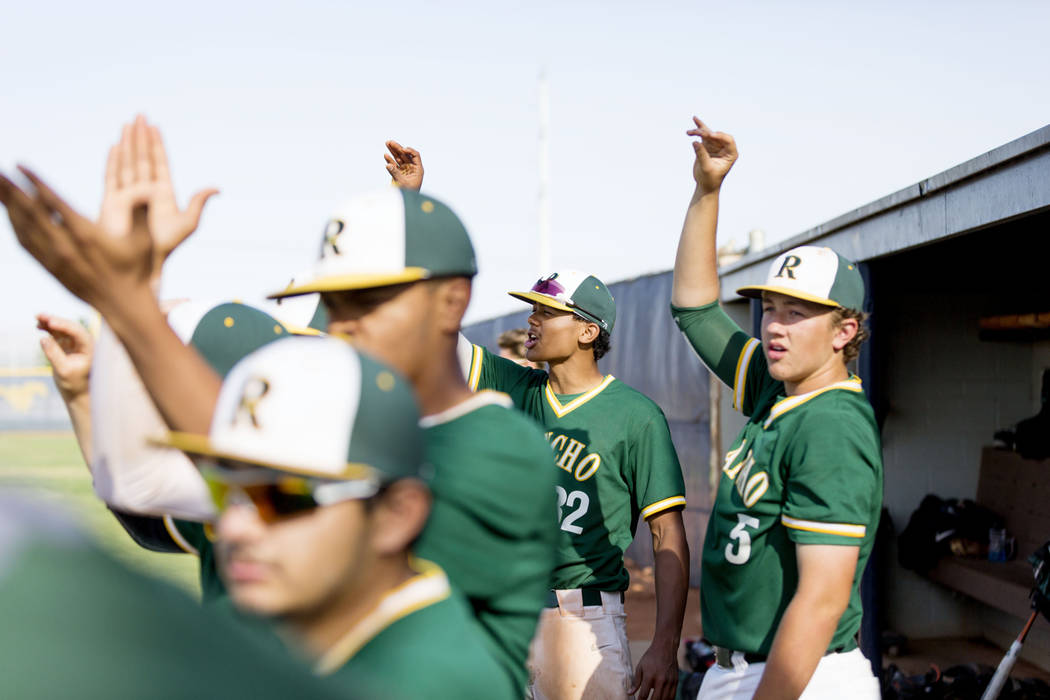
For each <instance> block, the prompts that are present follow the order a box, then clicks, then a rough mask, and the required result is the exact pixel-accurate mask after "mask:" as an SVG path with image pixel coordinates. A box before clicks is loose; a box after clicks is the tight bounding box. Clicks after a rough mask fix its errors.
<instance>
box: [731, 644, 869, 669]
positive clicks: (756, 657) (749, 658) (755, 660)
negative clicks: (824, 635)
mask: <svg viewBox="0 0 1050 700" xmlns="http://www.w3.org/2000/svg"><path fill="white" fill-rule="evenodd" d="M847 647H849V651H853V649H854V648H855V645H851V644H843V645H842V646H840V647H835V648H834V649H828V650H827V651H826V652H824V656H827V655H828V654H839V653H841V652H843V651H846V650H847ZM735 653H737V652H735V651H733V650H732V649H727V648H726V647H715V663H716V664H718V665H719V666H721V667H722V668H733V654H735ZM741 653H742V654H743V655H744V661H746V662H748V663H749V664H760V663H765V661H766V659H768V658H769V657H768V656H767V655H766V654H752V653H751V652H750V651H745V652H741Z"/></svg>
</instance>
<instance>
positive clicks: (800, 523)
mask: <svg viewBox="0 0 1050 700" xmlns="http://www.w3.org/2000/svg"><path fill="white" fill-rule="evenodd" d="M780 522H781V523H782V524H783V525H784V527H790V528H791V529H792V530H805V531H806V532H819V533H822V534H825V535H841V536H843V537H854V538H856V539H860V538H862V537H864V535H865V534H867V532H868V528H867V527H866V526H864V525H851V524H849V523H820V522H817V521H815V520H799V519H798V518H792V517H789V516H787V515H783V514H782V515H781V516H780Z"/></svg>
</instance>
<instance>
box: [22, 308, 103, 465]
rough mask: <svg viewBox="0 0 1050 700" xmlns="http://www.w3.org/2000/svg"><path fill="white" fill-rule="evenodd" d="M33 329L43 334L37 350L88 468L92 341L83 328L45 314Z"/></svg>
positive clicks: (90, 455)
mask: <svg viewBox="0 0 1050 700" xmlns="http://www.w3.org/2000/svg"><path fill="white" fill-rule="evenodd" d="M36 327H37V328H39V329H40V330H42V331H47V333H48V334H47V335H46V336H44V337H43V338H41V339H40V347H41V348H43V350H44V355H46V356H47V361H48V362H50V363H51V376H52V377H53V378H54V380H55V386H56V387H57V388H58V393H59V395H60V396H61V397H62V401H64V402H65V404H66V410H67V411H68V412H69V420H70V421H72V423H73V434H74V435H76V438H77V445H78V446H79V447H80V454H82V455H83V456H84V461H85V462H87V465H88V469H91V459H92V445H91V398H90V395H89V392H88V375H89V374H90V373H91V361H92V356H93V354H94V346H95V341H94V339H93V338H92V337H91V334H90V333H88V330H87V329H86V328H84V326H82V325H80V324H79V323H77V322H76V321H70V320H68V319H65V318H59V317H57V316H50V315H48V314H38V315H37V317H36Z"/></svg>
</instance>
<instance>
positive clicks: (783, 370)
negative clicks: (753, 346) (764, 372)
mask: <svg viewBox="0 0 1050 700" xmlns="http://www.w3.org/2000/svg"><path fill="white" fill-rule="evenodd" d="M766 366H767V368H768V370H769V376H771V377H772V378H773V379H775V380H777V381H778V382H790V381H791V380H792V379H793V378H794V376H795V372H794V371H793V370H792V367H791V364H790V363H788V362H785V361H784V360H783V359H780V360H773V359H770V358H766Z"/></svg>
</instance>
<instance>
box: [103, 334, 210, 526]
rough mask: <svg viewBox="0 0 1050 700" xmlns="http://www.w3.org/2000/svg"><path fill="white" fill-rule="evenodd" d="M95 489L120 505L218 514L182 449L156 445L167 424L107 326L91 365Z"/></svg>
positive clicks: (201, 517)
mask: <svg viewBox="0 0 1050 700" xmlns="http://www.w3.org/2000/svg"><path fill="white" fill-rule="evenodd" d="M90 382H91V419H92V421H91V422H92V426H91V431H92V439H93V443H94V457H93V462H92V467H93V469H92V472H93V477H94V487H95V493H96V494H98V496H99V498H101V499H102V500H104V501H105V502H106V503H108V504H109V505H111V506H113V507H114V508H118V509H120V510H125V511H129V512H132V513H141V514H145V515H172V516H174V517H177V518H182V519H186V520H198V521H205V520H210V519H212V518H213V517H214V515H215V509H214V507H213V505H212V501H211V497H210V496H209V494H208V487H207V485H206V484H205V483H204V480H203V479H202V478H201V476H200V473H199V472H198V471H197V468H196V467H194V465H193V463H192V462H191V461H190V460H189V458H187V457H186V456H185V455H184V454H183V453H182V452H179V451H178V450H173V449H167V448H161V447H156V446H154V445H150V444H149V443H148V440H149V439H150V438H161V437H163V436H164V435H165V434H166V433H167V426H166V425H165V424H164V421H163V419H162V418H161V417H160V414H159V413H158V412H157V409H156V407H155V406H154V405H153V400H152V399H151V398H150V396H149V394H148V393H147V392H146V388H145V387H144V386H143V384H142V380H141V379H139V376H138V373H137V372H136V371H135V367H134V365H133V364H132V362H131V359H130V358H129V357H128V354H127V352H126V351H125V349H124V346H123V345H121V343H120V341H119V340H117V338H116V336H115V335H114V334H113V331H112V330H111V329H110V328H109V326H107V325H106V324H103V325H102V329H101V331H100V333H99V338H98V342H97V343H96V345H95V357H94V362H93V366H92V369H91V379H90Z"/></svg>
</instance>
